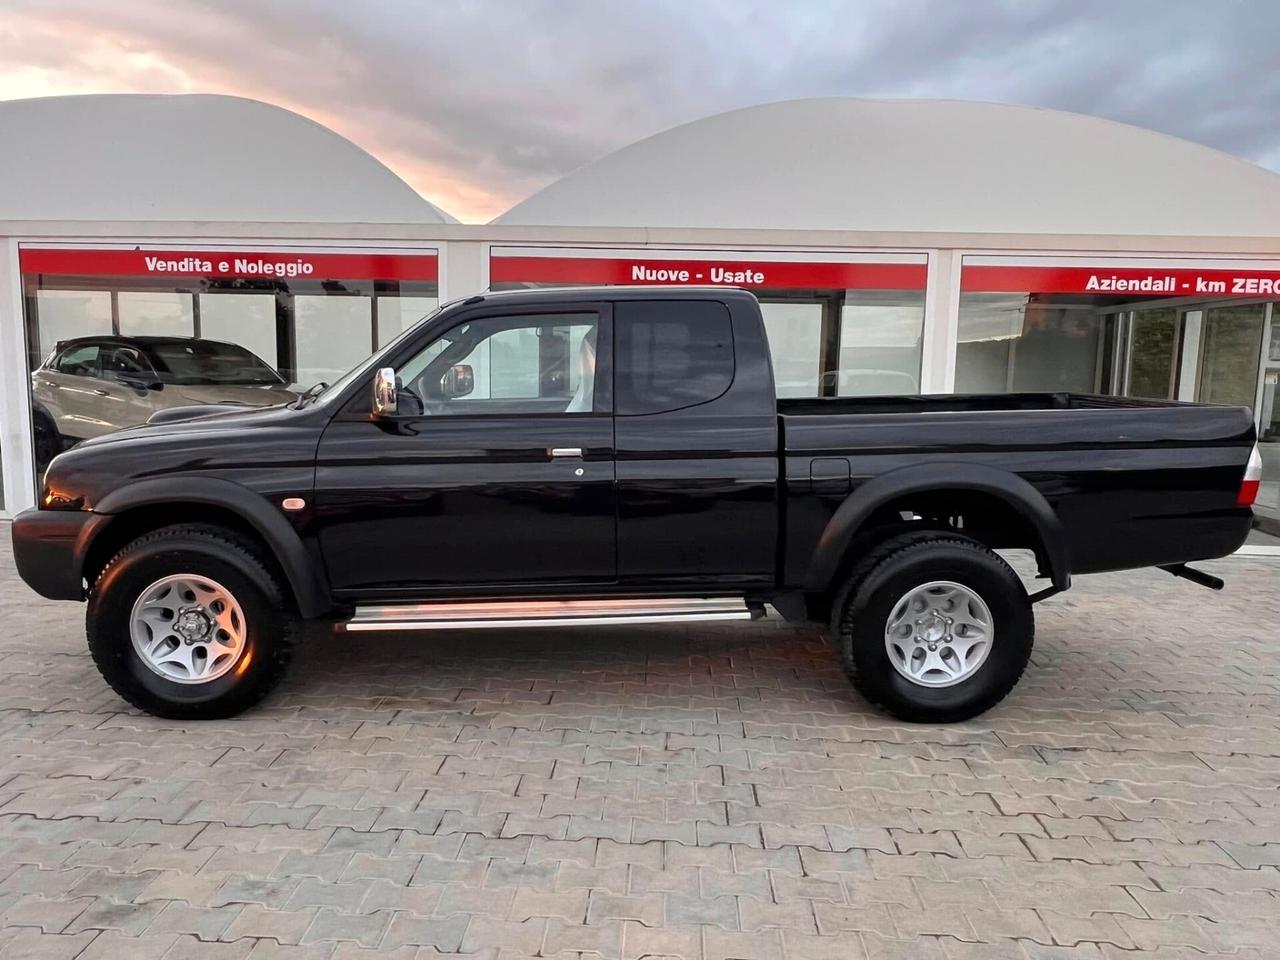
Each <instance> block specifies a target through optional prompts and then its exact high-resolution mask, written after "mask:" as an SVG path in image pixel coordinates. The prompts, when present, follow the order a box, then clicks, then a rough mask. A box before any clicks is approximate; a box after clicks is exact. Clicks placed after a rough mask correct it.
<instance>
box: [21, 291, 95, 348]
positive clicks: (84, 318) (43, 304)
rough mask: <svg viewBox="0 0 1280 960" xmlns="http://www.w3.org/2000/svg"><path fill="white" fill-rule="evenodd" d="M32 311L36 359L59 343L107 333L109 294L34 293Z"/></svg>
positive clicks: (72, 292) (84, 292) (74, 292)
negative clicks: (36, 334) (35, 323)
mask: <svg viewBox="0 0 1280 960" xmlns="http://www.w3.org/2000/svg"><path fill="white" fill-rule="evenodd" d="M36 312H37V317H38V318H39V341H40V342H39V345H38V346H37V349H36V355H37V356H40V357H43V356H44V355H45V354H47V353H48V352H49V351H50V350H52V349H53V348H54V345H55V344H57V343H59V342H60V341H62V340H73V339H75V338H76V337H90V336H96V335H99V334H109V333H111V294H110V293H108V292H107V291H106V290H37V291H36Z"/></svg>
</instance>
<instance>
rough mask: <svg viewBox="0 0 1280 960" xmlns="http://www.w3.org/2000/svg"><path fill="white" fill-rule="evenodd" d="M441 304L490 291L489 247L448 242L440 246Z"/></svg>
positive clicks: (459, 241)
mask: <svg viewBox="0 0 1280 960" xmlns="http://www.w3.org/2000/svg"><path fill="white" fill-rule="evenodd" d="M440 248H441V249H440V302H441V303H443V302H444V301H445V300H457V299H458V298H459V297H470V296H474V295H475V294H477V293H484V292H485V291H486V290H488V289H489V244H488V243H482V242H480V241H478V240H449V241H447V242H445V243H442V244H440Z"/></svg>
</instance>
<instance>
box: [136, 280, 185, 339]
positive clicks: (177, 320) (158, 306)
mask: <svg viewBox="0 0 1280 960" xmlns="http://www.w3.org/2000/svg"><path fill="white" fill-rule="evenodd" d="M116 297H117V303H118V307H119V311H120V335H121V336H123V337H191V336H194V335H195V332H196V322H195V309H194V307H193V305H192V296H191V294H189V293H170V292H167V291H160V290H146V291H133V290H122V291H120V293H118V294H116Z"/></svg>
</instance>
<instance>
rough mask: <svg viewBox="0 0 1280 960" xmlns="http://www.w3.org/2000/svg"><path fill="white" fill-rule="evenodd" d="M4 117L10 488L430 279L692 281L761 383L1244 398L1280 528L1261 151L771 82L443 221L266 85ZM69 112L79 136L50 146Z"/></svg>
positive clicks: (1278, 193) (349, 347)
mask: <svg viewBox="0 0 1280 960" xmlns="http://www.w3.org/2000/svg"><path fill="white" fill-rule="evenodd" d="M0 118H3V121H4V125H5V129H6V130H8V131H10V133H11V137H10V141H11V142H12V143H13V144H15V145H16V148H15V149H13V150H10V151H8V152H7V153H6V154H5V156H4V157H2V158H0V209H2V210H4V211H5V213H4V217H5V219H4V220H2V221H0V304H2V305H3V309H0V363H2V364H3V368H2V369H0V469H2V474H0V476H2V479H3V483H2V484H0V497H2V499H0V515H2V516H10V515H13V514H16V513H17V512H18V511H20V510H22V509H24V508H26V507H28V506H30V505H32V504H33V503H35V501H36V498H37V496H38V491H39V475H40V472H41V471H42V470H43V468H44V467H45V466H47V464H48V462H49V460H50V459H52V457H53V456H56V455H57V453H59V452H61V451H62V450H65V449H68V448H69V447H71V446H74V445H75V444H77V443H80V442H83V441H85V440H88V439H90V438H92V437H94V436H97V435H99V434H101V433H105V432H108V431H111V430H115V429H118V428H121V427H125V426H133V425H137V424H141V423H145V422H146V421H147V420H148V419H150V418H151V417H152V416H154V415H156V414H157V412H158V411H161V410H165V409H169V408H171V407H175V406H182V405H189V404H198V403H215V404H230V405H251V406H265V405H270V404H273V403H282V402H287V401H288V400H290V399H292V398H294V397H296V396H297V395H299V394H301V393H303V392H305V391H306V390H308V389H310V388H313V387H314V386H315V385H316V384H317V383H321V382H330V383H331V382H333V381H335V380H337V379H338V378H340V377H341V376H342V374H343V373H344V372H345V371H346V370H347V369H348V368H350V367H352V366H353V365H355V364H356V363H358V362H359V361H361V360H362V359H364V358H365V357H367V356H368V355H369V354H370V353H372V352H373V351H375V350H377V349H378V348H380V347H381V346H383V345H385V344H387V343H389V342H390V341H391V340H392V339H394V338H395V337H396V336H398V335H399V334H400V333H401V332H402V331H404V330H405V329H407V328H409V327H411V326H412V325H414V324H415V323H416V322H417V321H418V320H419V319H420V318H422V317H424V316H426V315H428V314H429V313H431V312H432V311H433V310H434V309H436V307H437V306H438V305H439V304H441V303H443V302H445V301H447V300H453V299H457V298H462V297H468V296H471V295H475V294H478V293H482V292H484V291H486V290H491V289H492V290H510V289H520V288H526V287H550V286H565V285H582V284H605V285H613V284H619V285H636V284H666V285H671V284H687V285H704V284H712V285H727V286H741V287H745V288H746V289H749V290H751V291H752V292H753V293H755V294H756V296H757V297H758V298H759V300H760V302H761V305H762V309H763V313H764V318H765V325H766V329H767V332H768V335H769V339H770V350H771V353H772V358H773V367H774V376H775V379H776V382H777V390H778V395H779V396H780V397H788V398H798V397H848V396H877V395H899V396H900V395H916V394H930V393H1005V392H1008V393H1025V392H1040V391H1049V392H1075V393H1081V392H1083V393H1100V394H1108V395H1114V396H1124V397H1131V398H1136V399H1151V400H1171V399H1173V400H1183V401H1194V402H1203V403H1220V404H1232V405H1236V406H1242V407H1247V408H1249V410H1250V411H1251V412H1252V414H1253V418H1254V422H1255V424H1256V427H1257V430H1258V435H1259V440H1260V450H1261V452H1262V456H1263V460H1264V469H1263V478H1264V479H1263V484H1262V490H1261V493H1260V495H1259V499H1258V504H1257V509H1256V518H1257V519H1256V528H1255V530H1254V531H1253V533H1252V534H1251V536H1250V538H1249V541H1248V543H1247V544H1246V547H1245V548H1244V549H1245V550H1246V551H1251V552H1261V553H1267V552H1276V553H1280V481H1277V479H1276V478H1278V477H1280V406H1278V405H1277V397H1276V394H1277V390H1278V386H1277V384H1278V381H1280V318H1276V319H1273V312H1274V309H1275V306H1276V304H1278V303H1280V237H1278V236H1277V235H1276V231H1275V223H1276V222H1277V215H1278V214H1280V176H1278V175H1276V174H1274V173H1271V172H1269V171H1266V170H1264V169H1262V168H1260V167H1258V166H1255V165H1253V164H1251V163H1248V162H1246V161H1243V160H1239V159H1236V158H1234V157H1231V156H1228V155H1226V154H1223V153H1220V152H1218V151H1215V150H1212V149H1210V148H1207V147H1203V146H1200V145H1197V144H1193V143H1190V142H1187V141H1183V140H1177V139H1174V138H1171V137H1168V136H1164V135H1160V134H1156V133H1153V132H1151V131H1147V130H1143V129H1140V128H1137V127H1132V126H1126V125H1123V124H1118V123H1114V122H1111V121H1107V120H1102V119H1097V118H1093V117H1084V116H1079V115H1074V114H1066V113H1061V112H1057V111H1052V110H1041V109H1031V108H1027V107H1018V106H1009V105H1001V104H983V103H966V102H958V101H954V102H952V101H948V102H943V101H875V100H857V99H843V98H834V99H820V100H802V101H792V102H786V103H777V104H770V105H766V106H760V107H752V108H748V109H745V110H738V111H733V112H730V113H726V114H720V115H717V116H712V117H709V118H706V119H703V120H699V121H695V122H693V123H689V124H686V125H684V126H681V127H677V128H675V129H673V130H670V131H667V132H665V133H661V134H658V135H656V136H654V137H650V138H649V139H647V140H643V141H640V142H639V143H636V144H633V145H632V146H629V147H625V148H623V149H621V150H619V151H617V152H615V153H613V154H610V155H608V156H606V157H604V158H603V159H601V160H598V161H596V162H595V163H593V164H589V165H588V166H586V167H584V168H582V169H580V170H578V171H576V172H574V173H571V174H569V175H568V176H566V177H564V178H562V179H561V180H559V181H557V182H556V183H553V184H552V185H550V186H548V187H546V188H545V189H543V190H541V191H539V192H538V193H536V194H534V195H533V196H531V197H529V198H528V199H526V200H525V201H523V202H521V203H519V204H517V205H515V206H514V207H513V208H512V209H511V210H509V211H508V212H507V213H505V214H503V215H501V216H499V217H498V218H496V219H495V220H494V221H493V222H492V223H489V224H460V223H457V222H456V221H454V220H453V218H452V217H450V216H449V215H448V214H447V213H445V212H444V211H442V210H440V209H439V208H437V207H435V206H433V205H432V204H430V203H428V202H427V201H426V200H424V199H422V198H421V197H420V196H419V195H418V194H417V193H416V192H415V191H413V190H412V189H411V188H409V187H408V186H407V185H406V184H405V183H404V182H403V181H401V180H400V179H399V178H398V177H396V176H395V175H394V174H393V173H392V172H391V171H390V170H389V169H387V168H386V167H385V166H383V165H382V164H381V163H379V162H378V161H376V160H375V159H374V158H373V157H371V156H370V155H369V154H367V153H366V152H365V151H363V150H361V149H360V148H359V147H357V146H356V145H354V144H352V143H351V142H349V141H347V140H345V139H343V138H341V137H339V136H337V135H336V134H334V133H332V132H331V131H329V130H327V129H326V128H324V127H322V126H319V125H318V124H316V123H314V122H312V121H310V120H306V119H304V118H302V117H300V116H298V115H297V114H294V113H291V112H289V111H287V110H284V109H281V108H278V107H273V106H269V105H266V104H263V103H259V102H256V101H251V100H244V99H240V98H235V97H224V96H167V97H158V96H141V95H138V96H132V95H130V96H126V95H110V96H94V97H57V98H46V99H40V100H19V101H8V102H4V103H0ZM764 129H767V130H769V131H770V136H769V137H767V138H762V137H761V136H760V131H761V130H764ZM73 131H74V132H75V135H76V136H77V137H80V138H86V137H88V138H90V139H92V140H93V142H94V143H95V144H96V145H97V148H96V149H95V150H94V151H91V152H79V153H70V152H67V151H65V150H59V149H57V145H58V144H59V143H62V142H64V141H65V140H66V139H67V138H68V137H69V136H71V134H72V132H73ZM121 131H127V133H128V135H127V136H121V135H120V134H121ZM798 144H810V145H813V146H814V147H815V148H814V149H811V150H809V151H803V150H798V149H797V145H798ZM817 145H821V149H817V148H816V147H817ZM1098 156H1106V157H1108V161H1107V162H1106V163H1105V164H1101V163H1099V162H1098V161H1097V157H1098ZM50 157H56V160H52V161H51V160H49V159H48V158H50ZM525 333H528V332H527V331H526V332H525ZM557 336H559V339H557V338H556V337H541V336H532V335H527V336H520V337H517V336H515V335H514V332H513V336H512V337H510V338H509V339H508V340H507V341H506V342H502V341H501V340H495V342H493V343H491V344H489V345H488V346H487V347H486V354H485V355H484V356H477V357H473V358H471V359H470V361H469V362H470V363H471V365H472V367H473V369H474V374H475V390H476V393H475V396H477V397H483V396H486V395H487V394H486V391H488V390H490V389H491V388H490V386H489V383H490V372H491V371H497V370H504V371H506V375H504V376H498V377H493V378H492V379H493V382H494V383H495V384H497V383H499V382H502V383H510V382H512V377H513V374H512V373H511V371H512V370H513V369H514V370H515V371H516V372H518V371H519V370H521V369H522V368H523V367H524V366H531V368H532V369H534V370H536V368H537V365H538V364H539V363H540V362H544V363H545V361H546V355H547V351H552V352H555V351H559V352H561V353H563V354H564V355H565V356H566V357H568V356H571V355H574V356H576V352H575V351H576V350H577V349H578V346H579V345H578V344H576V343H574V342H572V334H571V332H570V333H566V334H564V336H560V335H559V334H557ZM540 358H541V360H540ZM535 375H536V374H535ZM492 389H499V388H498V387H496V386H495V387H493V388H492ZM495 396H496V395H495Z"/></svg>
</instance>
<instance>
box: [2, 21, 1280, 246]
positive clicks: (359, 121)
mask: <svg viewBox="0 0 1280 960" xmlns="http://www.w3.org/2000/svg"><path fill="white" fill-rule="evenodd" d="M1277 37H1280V3H1277V2H1275V0H1261V2H1254V0H1203V2H1182V0H1121V2H1116V0H1009V2H990V0H841V2H837V0H771V2H770V0H765V2H758V0H505V2H498V0H417V2H410V0H400V2H396V0H305V2H304V0H0V99H14V98H20V97H42V96H53V95H61V94H74V93H227V94H235V95H239V96H247V97H253V98H256V99H259V100H265V101H268V102H271V103H274V104H278V105H279V106H282V107H286V108H288V109H291V110H295V111H297V112H299V113H302V114H305V115H306V116H309V117H311V118H312V119H314V120H317V121H319V122H320V123H323V124H325V125H326V126H328V127H330V128H331V129H333V130H336V131H337V132H338V133H340V134H342V135H343V136H346V137H348V138H349V139H351V140H353V141H354V142H355V143H357V144H359V145H360V146H361V147H363V148H364V149H366V150H368V151H369V152H370V153H372V154H374V155H375V156H376V157H378V158H379V159H380V160H382V161H383V162H384V163H385V164H387V166H389V167H391V169H393V170H394V171H396V173H398V174H399V175H400V176H401V177H403V178H404V179H405V180H406V181H408V183H410V184H411V185H412V186H413V187H414V188H416V189H417V190H418V192H420V193H421V194H423V195H424V196H425V197H426V198H427V199H429V200H431V201H432V202H433V203H436V204H438V205H439V206H441V207H443V208H444V209H445V210H448V211H449V212H450V213H452V214H453V215H454V216H456V217H458V218H459V219H461V220H465V221H480V222H483V221H487V220H489V219H491V218H492V217H494V216H496V215H498V214H499V213H502V212H503V211H504V210H506V209H507V208H508V207H510V206H511V205H513V204H514V203H516V202H518V201H519V200H522V199H524V198H525V197H527V196H529V195H530V194H531V193H533V192H534V191H536V190H537V189H539V188H540V187H542V186H545V185H546V184H548V183H550V182H552V181H554V180H556V179H557V178H559V177H561V176H563V175H564V174H566V173H568V172H570V171H572V170H574V169H575V168H577V167H579V166H581V165H583V164H585V163H589V162H591V161H592V160H594V159H597V158H599V157H601V156H603V155H605V154H607V153H609V152H610V151H613V150H616V149H618V148H619V147H623V146H626V145H627V144H629V143H632V142H634V141H636V140H639V139H641V138H643V137H646V136H650V135H652V134H654V133H658V132H660V131H662V130H665V129H668V128H670V127H673V126H676V125H678V124H681V123H686V122H688V121H691V120H695V119H697V118H699V117H703V116H707V115H709V114H713V113H718V112H720V111H723V110H730V109H734V108H737V107H744V106H750V105H752V104H757V103H764V102H769V101H775V100H788V99H794V98H800V97H815V96H850V97H909V98H914V97H926V98H933V97H940V98H951V99H968V100H994V101H1002V102H1010V103H1023V104H1030V105H1034V106H1043V107H1053V108H1057V109H1063V110H1071V111H1076V112H1080V113H1089V114H1095V115H1097V116H1102V117H1107V118H1110V119H1113V120H1120V121H1123V122H1126V123H1133V124H1137V125H1140V126H1144V127H1149V128H1151V129H1154V130H1159V131H1161V132H1163V133H1169V134H1173V135H1175V136H1180V137H1185V138H1187V139H1190V140H1195V141H1198V142H1200V143H1204V144H1207V145H1209V146H1213V147H1217V148H1218V149H1221V150H1225V151H1227V152H1228V153H1233V154H1236V155H1238V156H1241V157H1245V158H1246V159H1250V160H1253V161H1255V162H1257V163H1260V164H1262V165H1263V166H1267V167H1270V168H1272V169H1277V170H1280V69H1278V65H1280V42H1277ZM761 135H762V136H767V135H768V131H761ZM1097 162H1098V163H1099V164H1105V163H1106V162H1107V160H1106V157H1105V156H1099V157H1098V158H1097Z"/></svg>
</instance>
